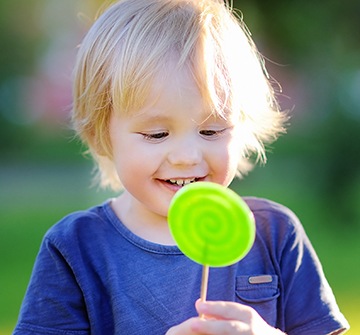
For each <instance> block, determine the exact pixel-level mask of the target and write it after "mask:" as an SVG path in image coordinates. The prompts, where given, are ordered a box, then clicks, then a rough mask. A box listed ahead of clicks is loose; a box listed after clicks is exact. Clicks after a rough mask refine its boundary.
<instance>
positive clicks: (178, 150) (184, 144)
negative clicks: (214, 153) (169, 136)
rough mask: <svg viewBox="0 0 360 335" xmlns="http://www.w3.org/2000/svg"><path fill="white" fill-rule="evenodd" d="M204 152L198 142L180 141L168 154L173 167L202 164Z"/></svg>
mask: <svg viewBox="0 0 360 335" xmlns="http://www.w3.org/2000/svg"><path fill="white" fill-rule="evenodd" d="M201 159H202V152H201V149H200V146H199V145H198V144H197V143H196V141H191V140H187V141H185V140H184V141H179V143H177V144H176V145H174V147H173V148H172V150H171V151H170V152H169V154H168V161H169V162H170V164H172V165H188V166H191V165H197V164H199V163H200V162H201Z"/></svg>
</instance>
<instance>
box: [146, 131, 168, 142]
mask: <svg viewBox="0 0 360 335" xmlns="http://www.w3.org/2000/svg"><path fill="white" fill-rule="evenodd" d="M141 135H142V136H144V139H145V140H149V141H156V140H162V139H164V138H165V137H167V136H168V135H169V133H168V132H166V131H161V132H159V133H141Z"/></svg>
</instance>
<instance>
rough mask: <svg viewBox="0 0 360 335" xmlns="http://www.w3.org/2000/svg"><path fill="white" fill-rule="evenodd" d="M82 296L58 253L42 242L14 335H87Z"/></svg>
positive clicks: (46, 239) (69, 268) (86, 321)
mask: <svg viewBox="0 0 360 335" xmlns="http://www.w3.org/2000/svg"><path fill="white" fill-rule="evenodd" d="M88 329H89V322H88V318H87V315H86V308H85V304H84V299H83V295H82V292H81V289H80V287H79V285H78V284H77V280H76V277H75V275H74V273H73V271H72V270H71V266H70V265H69V264H68V263H67V261H66V260H65V258H64V257H63V255H62V254H61V252H60V251H59V250H58V249H57V248H56V247H55V246H54V244H53V243H51V241H50V240H49V239H48V238H45V239H44V241H43V243H42V245H41V247H40V251H39V254H38V256H37V259H36V261H35V265H34V269H33V273H32V276H31V279H30V283H29V286H28V289H27V292H26V295H25V298H24V301H23V304H22V307H21V311H20V314H19V320H18V324H17V326H16V328H15V330H14V335H27V334H32V335H34V334H54V335H55V334H65V333H66V334H70V335H71V334H74V335H85V334H89V331H88Z"/></svg>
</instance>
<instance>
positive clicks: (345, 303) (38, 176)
mask: <svg viewBox="0 0 360 335" xmlns="http://www.w3.org/2000/svg"><path fill="white" fill-rule="evenodd" d="M284 164H285V168H284ZM286 164H288V165H287V166H286ZM281 166H282V167H283V168H280V165H277V164H275V163H274V164H272V165H269V167H267V168H264V169H263V168H258V169H257V170H255V172H253V173H252V174H250V176H249V177H248V178H247V179H245V180H244V181H243V182H235V183H234V184H233V185H232V187H233V188H235V189H236V190H237V191H238V193H240V194H241V195H256V196H264V197H268V198H271V199H273V200H275V201H279V202H281V203H283V204H285V205H287V206H289V207H290V208H292V209H293V210H294V211H295V212H296V213H297V214H298V215H299V217H300V218H301V220H302V222H303V224H304V226H305V228H306V230H307V232H308V235H309V236H310V239H311V240H312V242H313V245H314V246H315V249H316V250H317V252H318V255H319V257H320V260H321V261H322V264H323V267H324V270H325V273H326V275H327V278H328V280H329V282H330V284H331V286H332V288H333V290H334V293H335V295H336V297H337V300H338V303H339V306H340V309H341V310H342V312H343V313H344V314H345V316H346V318H347V319H348V320H349V322H350V325H351V327H352V329H351V330H350V331H349V332H348V334H349V335H356V334H360V319H359V317H358V313H359V306H360V288H359V287H360V285H359V278H360V258H359V255H360V244H359V242H358V241H359V236H360V234H359V230H358V228H356V227H352V226H347V225H346V223H344V224H343V225H337V226H336V225H335V224H334V223H333V222H332V221H333V220H334V218H333V217H332V216H331V215H330V212H329V211H328V209H327V205H326V203H324V201H322V198H321V197H320V196H319V194H318V193H317V192H316V189H314V188H315V187H314V183H311V180H308V178H309V176H308V175H306V174H304V173H303V172H302V171H301V166H300V167H298V168H296V167H295V166H293V163H291V162H287V163H286V162H285V163H284V162H281ZM89 171H90V170H89V167H88V166H82V165H78V166H67V165H64V166H59V165H56V166H55V165H48V166H44V165H40V164H39V165H36V164H26V165H20V164H18V165H9V166H7V167H6V166H5V167H4V166H3V167H2V168H1V169H0V183H1V188H0V206H1V210H0V268H1V271H0V287H1V290H0V334H2V335H8V334H11V331H12V329H13V327H14V326H15V323H16V319H17V314H18V310H19V308H20V304H21V301H22V298H23V296H24V293H25V290H26V286H27V283H28V280H29V277H30V274H31V269H32V266H33V262H34V259H35V257H36V254H37V251H38V248H39V245H40V242H41V239H42V236H43V235H44V233H45V231H46V230H47V229H48V228H49V227H50V226H51V225H53V224H54V223H55V222H56V221H57V220H59V219H60V218H61V217H63V216H64V215H66V214H68V213H69V212H72V211H74V210H78V209H81V208H86V207H88V206H91V205H94V204H97V203H99V202H102V201H103V200H105V199H106V198H107V197H108V196H110V195H111V194H110V193H106V192H97V191H96V190H95V189H89V187H88V184H89V175H90V172H89ZM284 171H285V172H286V171H287V172H286V173H285V172H284ZM288 171H291V172H288ZM280 180H281V182H279V181H280ZM310 186H312V188H309V187H310ZM358 200H360V199H358ZM358 203H360V201H359V202H358Z"/></svg>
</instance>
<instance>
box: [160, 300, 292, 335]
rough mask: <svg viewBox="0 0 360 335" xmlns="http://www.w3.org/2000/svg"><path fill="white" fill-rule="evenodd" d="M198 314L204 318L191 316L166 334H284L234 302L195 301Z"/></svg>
mask: <svg viewBox="0 0 360 335" xmlns="http://www.w3.org/2000/svg"><path fill="white" fill-rule="evenodd" d="M196 309H197V311H198V313H199V314H204V315H206V317H205V318H191V319H189V320H186V321H185V322H183V323H182V324H180V325H178V326H176V327H173V328H171V329H170V330H169V331H168V332H167V335H182V334H184V335H185V334H186V335H196V334H203V335H205V334H206V335H223V334H229V335H231V334H233V335H236V334H239V335H240V334H242V335H264V334H266V335H284V334H285V333H283V332H282V331H280V330H279V329H275V328H273V327H271V326H270V325H269V324H267V323H266V322H265V321H264V320H263V319H262V318H261V317H260V315H259V314H258V313H257V312H256V311H255V310H254V309H253V308H251V307H248V306H245V305H241V304H239V303H236V302H224V301H207V302H201V301H197V302H196Z"/></svg>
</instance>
